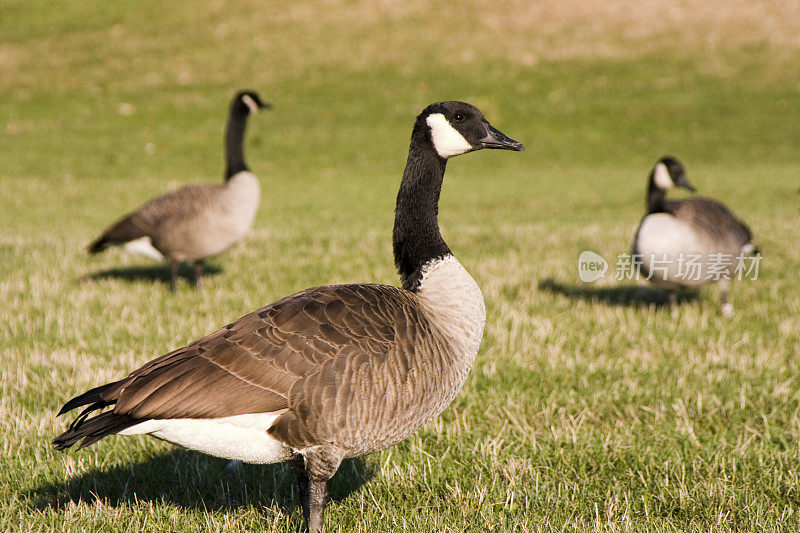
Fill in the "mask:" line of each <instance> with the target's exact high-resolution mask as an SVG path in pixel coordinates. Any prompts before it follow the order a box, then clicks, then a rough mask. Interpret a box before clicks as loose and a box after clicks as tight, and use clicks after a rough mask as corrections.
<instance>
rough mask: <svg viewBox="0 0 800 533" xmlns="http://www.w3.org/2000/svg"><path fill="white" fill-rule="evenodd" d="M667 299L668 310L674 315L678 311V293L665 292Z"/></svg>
mask: <svg viewBox="0 0 800 533" xmlns="http://www.w3.org/2000/svg"><path fill="white" fill-rule="evenodd" d="M667 297H668V298H669V308H670V310H671V311H672V312H673V313H674V312H675V311H677V310H678V293H677V292H675V291H669V292H667Z"/></svg>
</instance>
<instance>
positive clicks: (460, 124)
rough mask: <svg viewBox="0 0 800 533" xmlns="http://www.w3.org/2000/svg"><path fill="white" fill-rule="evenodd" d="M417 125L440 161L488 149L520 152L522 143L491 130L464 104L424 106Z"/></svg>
mask: <svg viewBox="0 0 800 533" xmlns="http://www.w3.org/2000/svg"><path fill="white" fill-rule="evenodd" d="M417 124H418V125H421V126H422V125H424V126H423V129H424V128H427V130H428V138H429V139H430V142H431V144H432V145H433V148H434V150H435V151H436V153H437V154H438V155H439V157H441V158H442V159H449V158H451V157H454V156H457V155H461V154H465V153H467V152H472V151H475V150H480V149H482V148H492V149H499V150H515V151H522V150H523V149H524V147H523V146H522V143H520V142H517V141H515V140H514V139H511V138H510V137H508V136H507V135H505V134H504V133H501V132H500V131H498V130H497V129H496V128H494V127H493V126H492V125H491V124H489V121H488V120H486V118H484V116H483V113H481V112H480V110H479V109H478V108H477V107H475V106H473V105H470V104H468V103H466V102H456V101H449V102H437V103H435V104H431V105H429V106H428V107H426V108H425V109H424V110H423V112H422V113H421V114H420V115H419V117H417Z"/></svg>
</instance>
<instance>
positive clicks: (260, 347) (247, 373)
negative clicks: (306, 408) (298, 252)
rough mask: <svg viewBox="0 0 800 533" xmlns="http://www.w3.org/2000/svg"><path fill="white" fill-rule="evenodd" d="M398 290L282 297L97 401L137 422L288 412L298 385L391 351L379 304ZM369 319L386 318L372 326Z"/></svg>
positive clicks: (349, 289) (333, 290)
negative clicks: (141, 420) (360, 360)
mask: <svg viewBox="0 0 800 533" xmlns="http://www.w3.org/2000/svg"><path fill="white" fill-rule="evenodd" d="M400 292H401V291H400V290H399V289H396V288H394V287H384V286H380V285H371V286H353V285H350V286H348V285H340V286H326V287H317V288H314V289H309V290H307V291H304V292H301V293H298V294H295V295H293V296H289V297H287V298H284V299H283V300H279V301H278V302H275V303H274V304H272V305H270V306H267V307H264V308H262V309H260V310H258V311H255V312H253V313H250V314H249V315H246V316H244V317H242V318H240V319H239V320H237V321H235V322H233V323H232V324H229V325H228V326H226V327H224V328H222V329H220V330H218V331H216V332H214V333H212V334H210V335H208V336H207V337H205V338H203V339H200V340H198V341H195V342H193V343H191V344H190V345H188V346H186V347H184V348H181V349H178V350H175V351H173V352H170V353H168V354H166V355H164V356H162V357H160V358H158V359H155V360H153V361H151V362H150V363H148V364H147V365H145V366H143V367H142V368H140V369H139V370H136V371H135V372H133V373H132V374H131V375H130V376H129V377H128V378H127V379H124V380H122V381H120V382H118V383H117V384H115V385H113V386H112V387H109V388H108V389H106V390H105V391H103V393H102V394H101V397H102V399H103V400H104V401H108V402H116V405H115V407H114V413H115V414H118V415H129V416H132V417H134V418H137V419H142V418H204V417H224V416H232V415H237V414H246V413H258V412H272V411H279V410H282V409H287V408H290V407H292V404H293V403H296V402H297V401H298V400H300V399H299V398H294V399H292V398H290V394H291V392H292V390H293V388H294V387H295V385H296V384H297V383H298V382H299V381H301V380H307V379H309V377H310V376H313V375H319V379H321V380H322V381H323V382H325V383H326V384H328V385H330V386H335V385H336V381H337V380H336V377H335V376H336V375H337V374H340V373H341V368H343V367H344V366H348V365H352V364H356V365H357V364H358V361H357V360H356V359H358V358H367V359H369V358H370V357H380V356H384V355H385V354H386V353H388V352H390V351H392V350H393V349H394V344H395V339H394V330H393V328H392V327H391V324H390V322H391V316H390V315H393V314H397V310H395V312H392V311H391V310H386V309H384V310H381V309H379V303H378V302H380V301H381V299H382V298H387V297H390V296H391V295H395V296H396V295H398V294H399V293H400ZM390 299H391V298H390ZM402 301H403V299H402V298H400V299H398V303H402ZM376 313H380V314H382V315H385V319H384V320H375V314H376ZM370 317H372V319H370ZM385 320H386V321H385ZM337 359H339V361H338V365H337V364H330V363H331V362H336V360H337ZM292 400H294V401H292Z"/></svg>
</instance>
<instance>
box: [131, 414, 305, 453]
mask: <svg viewBox="0 0 800 533" xmlns="http://www.w3.org/2000/svg"><path fill="white" fill-rule="evenodd" d="M281 414H283V411H279V412H276V413H255V414H246V415H237V416H229V417H226V418H176V419H163V420H147V421H145V422H142V423H141V424H137V425H135V426H131V427H129V428H127V429H125V430H123V431H120V432H119V434H120V435H140V434H150V435H152V436H154V437H158V438H159V439H163V440H166V441H169V442H172V443H175V444H179V445H181V446H183V447H185V448H189V449H191V450H197V451H199V452H203V453H207V454H209V455H213V456H215V457H223V458H225V459H234V460H237V461H243V462H245V463H256V464H267V463H277V462H281V461H286V460H287V459H290V458H291V456H292V449H291V448H289V447H288V446H286V445H285V444H283V443H282V442H280V441H279V440H277V439H275V438H273V437H271V436H270V435H269V434H268V433H267V429H269V427H270V426H272V424H273V423H274V422H275V419H277V418H278V417H279V416H280V415H281Z"/></svg>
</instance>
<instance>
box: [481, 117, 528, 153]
mask: <svg viewBox="0 0 800 533" xmlns="http://www.w3.org/2000/svg"><path fill="white" fill-rule="evenodd" d="M479 142H480V143H481V147H482V148H493V149H496V150H514V151H516V152H521V151H523V150H524V149H525V147H524V146H522V143H521V142H517V141H515V140H514V139H512V138H511V137H509V136H507V135H506V134H505V133H503V132H501V131H499V130H497V129H495V128H494V127H493V126H492V125H491V124H489V123H488V122H487V123H486V137H484V138H483V139H481V140H480V141H479Z"/></svg>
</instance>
